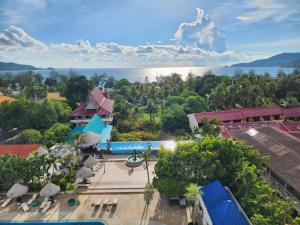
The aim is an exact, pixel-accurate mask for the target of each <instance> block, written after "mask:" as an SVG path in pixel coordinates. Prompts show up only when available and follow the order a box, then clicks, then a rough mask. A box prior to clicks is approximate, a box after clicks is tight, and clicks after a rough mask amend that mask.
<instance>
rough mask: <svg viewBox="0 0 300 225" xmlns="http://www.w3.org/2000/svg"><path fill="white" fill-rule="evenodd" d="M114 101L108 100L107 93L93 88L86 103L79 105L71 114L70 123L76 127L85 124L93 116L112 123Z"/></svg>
mask: <svg viewBox="0 0 300 225" xmlns="http://www.w3.org/2000/svg"><path fill="white" fill-rule="evenodd" d="M113 111H114V101H113V100H111V99H108V92H102V91H100V89H99V88H95V89H94V90H93V91H92V92H91V93H90V94H89V96H88V99H87V101H86V102H84V103H81V104H80V105H79V106H78V107H77V108H76V109H75V110H74V111H73V112H72V113H71V121H70V122H71V123H75V124H76V125H83V124H87V123H88V122H89V121H90V120H91V118H92V117H93V116H94V115H98V116H100V117H101V118H102V120H103V121H104V122H105V123H107V124H110V123H111V122H112V121H113Z"/></svg>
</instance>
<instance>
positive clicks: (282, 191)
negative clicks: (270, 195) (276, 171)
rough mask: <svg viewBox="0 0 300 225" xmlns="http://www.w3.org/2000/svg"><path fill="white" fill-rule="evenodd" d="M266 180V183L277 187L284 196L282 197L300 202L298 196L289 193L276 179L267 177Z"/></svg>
mask: <svg viewBox="0 0 300 225" xmlns="http://www.w3.org/2000/svg"><path fill="white" fill-rule="evenodd" d="M264 178H265V179H266V181H267V182H268V183H269V184H271V185H272V186H274V187H276V188H277V189H278V190H279V192H280V194H281V195H282V197H284V198H286V197H289V198H291V199H293V200H295V201H299V200H298V199H297V198H296V196H294V195H293V194H292V193H291V192H289V191H288V190H287V189H286V188H285V187H284V185H282V184H281V183H279V182H278V181H277V180H276V179H275V178H273V177H271V176H268V175H265V176H264Z"/></svg>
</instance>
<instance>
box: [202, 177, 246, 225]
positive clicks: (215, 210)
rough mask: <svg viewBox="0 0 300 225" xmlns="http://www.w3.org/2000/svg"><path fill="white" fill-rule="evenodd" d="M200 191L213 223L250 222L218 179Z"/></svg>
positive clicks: (239, 224)
mask: <svg viewBox="0 0 300 225" xmlns="http://www.w3.org/2000/svg"><path fill="white" fill-rule="evenodd" d="M200 191H201V192H202V196H201V197H202V199H203V202H204V204H205V206H206V208H207V211H208V213H209V216H210V219H211V221H212V222H213V224H214V225H249V224H251V223H250V221H249V219H248V218H247V216H246V215H245V213H244V211H243V210H242V209H241V208H240V206H239V205H238V203H237V202H236V200H235V199H234V198H233V196H232V195H231V193H229V191H228V190H226V189H225V187H224V186H223V185H222V184H221V183H220V182H219V181H218V180H217V181H214V182H212V183H210V184H208V185H206V186H204V187H202V188H200Z"/></svg>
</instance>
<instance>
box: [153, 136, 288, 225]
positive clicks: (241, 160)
mask: <svg viewBox="0 0 300 225" xmlns="http://www.w3.org/2000/svg"><path fill="white" fill-rule="evenodd" d="M266 161H267V158H265V157H262V156H260V154H259V152H258V151H257V150H255V149H253V148H252V147H251V146H248V145H246V144H245V143H243V142H239V141H233V140H231V139H222V138H215V137H210V136H206V137H204V138H203V139H201V140H197V141H188V142H183V143H178V146H177V151H175V152H169V151H165V150H162V151H160V152H159V161H158V162H157V164H156V165H155V178H154V185H155V186H156V187H157V188H158V189H159V190H160V191H161V192H164V193H166V194H167V195H169V196H174V195H175V196H176V195H183V194H184V193H186V188H187V187H188V185H189V184H191V183H195V184H197V185H198V186H204V185H206V184H208V183H209V182H212V181H213V180H220V181H221V183H222V184H223V185H225V186H228V187H229V188H230V190H231V191H232V192H233V194H234V195H235V197H236V198H237V199H238V201H239V203H240V204H241V206H242V208H243V209H244V210H245V212H246V214H247V215H248V216H249V218H250V219H251V220H252V222H253V224H255V225H260V224H274V225H282V224H285V223H288V222H291V221H292V218H291V211H292V205H293V204H292V203H291V201H289V200H284V199H281V198H280V197H278V193H277V191H276V190H275V189H273V188H272V187H271V186H269V185H268V184H267V183H266V182H265V181H264V180H263V178H262V177H261V176H260V175H258V174H261V173H262V172H263V170H264V163H265V162H266ZM268 222H269V223H268Z"/></svg>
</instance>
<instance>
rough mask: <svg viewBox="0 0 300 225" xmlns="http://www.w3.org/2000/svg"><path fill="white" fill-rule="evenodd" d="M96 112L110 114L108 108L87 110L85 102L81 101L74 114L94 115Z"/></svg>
mask: <svg viewBox="0 0 300 225" xmlns="http://www.w3.org/2000/svg"><path fill="white" fill-rule="evenodd" d="M95 114H98V115H99V116H104V115H107V114H109V112H107V111H106V110H104V109H102V108H100V109H98V110H97V109H89V110H85V104H84V103H81V104H80V105H79V106H78V107H77V108H76V109H75V110H74V111H73V112H72V114H71V115H72V116H93V115H95Z"/></svg>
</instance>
